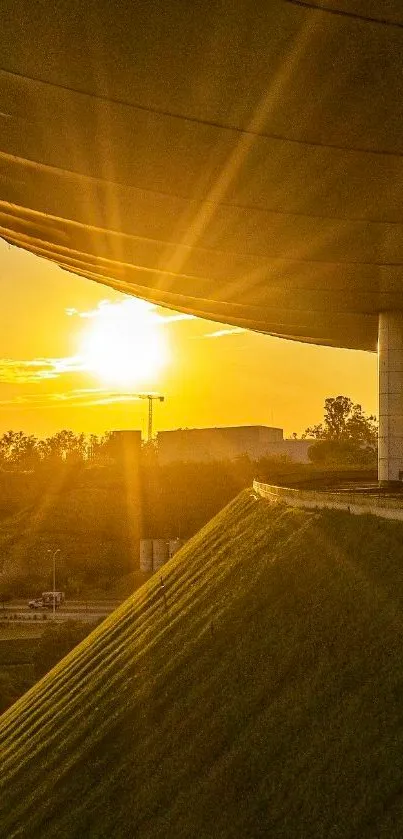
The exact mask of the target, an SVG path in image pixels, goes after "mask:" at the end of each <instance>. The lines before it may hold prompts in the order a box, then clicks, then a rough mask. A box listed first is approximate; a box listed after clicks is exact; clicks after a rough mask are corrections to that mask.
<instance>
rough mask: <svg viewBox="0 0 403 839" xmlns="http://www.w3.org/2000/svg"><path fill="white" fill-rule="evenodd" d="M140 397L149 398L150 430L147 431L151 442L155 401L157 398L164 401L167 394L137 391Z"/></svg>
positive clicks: (148, 439)
mask: <svg viewBox="0 0 403 839" xmlns="http://www.w3.org/2000/svg"><path fill="white" fill-rule="evenodd" d="M136 395H137V396H138V397H139V398H140V399H148V431H147V441H148V443H150V442H151V440H152V438H153V402H154V401H155V400H157V401H158V402H164V401H165V396H160V395H159V394H158V393H137V394H136Z"/></svg>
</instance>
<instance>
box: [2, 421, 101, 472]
mask: <svg viewBox="0 0 403 839" xmlns="http://www.w3.org/2000/svg"><path fill="white" fill-rule="evenodd" d="M110 438H111V435H110V434H108V433H106V434H104V435H101V436H97V435H96V434H83V433H79V434H75V433H74V431H70V430H67V429H63V430H62V431H58V432H57V433H56V434H53V435H52V436H51V437H46V438H45V439H39V438H37V437H35V436H34V435H33V434H24V432H23V431H6V432H5V433H4V434H3V435H2V436H1V437H0V469H2V470H5V471H31V470H34V469H37V468H38V467H40V466H47V465H52V466H53V465H57V464H71V465H73V464H80V463H81V464H84V463H88V462H102V460H105V459H106V458H107V457H108V452H109V447H110Z"/></svg>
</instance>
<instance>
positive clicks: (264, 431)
mask: <svg viewBox="0 0 403 839" xmlns="http://www.w3.org/2000/svg"><path fill="white" fill-rule="evenodd" d="M311 445H312V440H284V437H283V429H282V428H270V427H269V426H265V425H241V426H228V427H224V428H178V429H177V430H175V431H160V432H159V433H158V434H157V451H158V461H159V463H160V464H161V465H166V464H168V463H174V462H178V461H180V462H184V463H186V462H187V463H190V462H193V463H195V462H208V461H211V460H233V459H234V458H236V457H240V456H241V455H247V456H248V457H250V458H251V460H259V459H260V458H262V457H284V456H286V457H287V458H289V459H290V460H294V461H296V462H298V463H306V462H308V460H309V458H308V449H309V446H311Z"/></svg>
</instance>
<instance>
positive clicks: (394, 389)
mask: <svg viewBox="0 0 403 839" xmlns="http://www.w3.org/2000/svg"><path fill="white" fill-rule="evenodd" d="M378 371H379V455H378V478H379V482H380V484H381V485H383V486H387V485H388V484H394V483H396V482H397V481H401V480H403V312H381V313H380V315H379V341H378Z"/></svg>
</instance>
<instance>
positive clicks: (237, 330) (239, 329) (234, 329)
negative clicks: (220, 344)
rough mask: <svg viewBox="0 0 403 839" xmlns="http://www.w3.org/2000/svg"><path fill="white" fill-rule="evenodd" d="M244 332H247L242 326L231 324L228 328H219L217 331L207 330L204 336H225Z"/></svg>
mask: <svg viewBox="0 0 403 839" xmlns="http://www.w3.org/2000/svg"><path fill="white" fill-rule="evenodd" d="M242 332H247V330H246V329H242V327H241V326H231V327H229V328H228V329H217V330H216V331H215V332H207V333H206V334H205V335H203V338H223V337H225V336H227V335H241V334H242Z"/></svg>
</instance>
